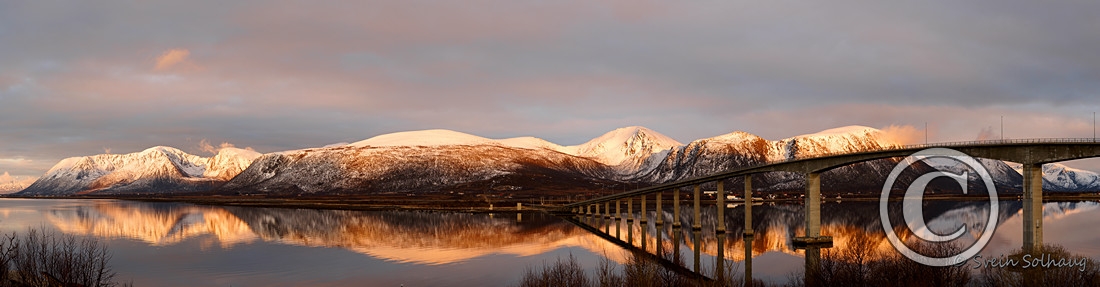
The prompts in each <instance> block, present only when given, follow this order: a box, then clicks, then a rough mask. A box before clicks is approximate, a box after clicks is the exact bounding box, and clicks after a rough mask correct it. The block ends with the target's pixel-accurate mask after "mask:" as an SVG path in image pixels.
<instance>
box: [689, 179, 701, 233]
mask: <svg viewBox="0 0 1100 287" xmlns="http://www.w3.org/2000/svg"><path fill="white" fill-rule="evenodd" d="M694 188H695V196H692V197H691V199H692V200H694V203H695V220H694V221H692V222H691V229H693V230H702V229H703V217H702V215H701V214H700V213H699V210H700V209H702V208H701V206H700V204H699V198H700V197H702V196H701V194H700V193H701V191H700V190H699V185H698V184H696V185H695V186H694Z"/></svg>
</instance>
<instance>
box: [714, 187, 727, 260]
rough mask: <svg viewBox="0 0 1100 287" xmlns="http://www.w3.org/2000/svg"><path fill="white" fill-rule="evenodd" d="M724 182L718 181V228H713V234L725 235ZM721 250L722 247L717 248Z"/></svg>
mask: <svg viewBox="0 0 1100 287" xmlns="http://www.w3.org/2000/svg"><path fill="white" fill-rule="evenodd" d="M725 183H726V182H725V181H722V180H719V181H718V199H717V202H718V203H717V205H718V226H716V228H715V231H714V232H715V233H717V234H721V235H725V234H726V187H725V186H726V184H725ZM718 248H722V247H718ZM719 250H721V249H719Z"/></svg>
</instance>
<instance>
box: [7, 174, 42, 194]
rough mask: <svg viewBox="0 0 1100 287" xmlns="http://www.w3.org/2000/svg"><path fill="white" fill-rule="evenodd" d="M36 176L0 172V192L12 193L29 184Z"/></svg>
mask: <svg viewBox="0 0 1100 287" xmlns="http://www.w3.org/2000/svg"><path fill="white" fill-rule="evenodd" d="M35 180H37V178H34V177H29V176H12V175H11V174H9V173H8V172H6V171H5V172H4V174H0V194H5V193H13V192H18V191H20V190H23V189H24V188H27V186H30V185H31V184H32V183H34V181H35Z"/></svg>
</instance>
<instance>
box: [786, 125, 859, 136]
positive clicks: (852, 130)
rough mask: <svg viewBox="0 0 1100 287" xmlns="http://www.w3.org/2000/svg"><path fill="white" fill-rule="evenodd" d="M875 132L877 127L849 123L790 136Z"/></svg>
mask: <svg viewBox="0 0 1100 287" xmlns="http://www.w3.org/2000/svg"><path fill="white" fill-rule="evenodd" d="M876 132H881V131H880V130H879V129H876V128H872V127H868V126H860V125H851V126H844V127H839V128H831V129H827V130H823V131H820V132H816V133H809V134H804V135H799V136H794V137H791V138H806V137H816V136H832V135H849V134H868V133H876Z"/></svg>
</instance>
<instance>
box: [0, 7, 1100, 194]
mask: <svg viewBox="0 0 1100 287" xmlns="http://www.w3.org/2000/svg"><path fill="white" fill-rule="evenodd" d="M345 2H349V1H285V0H264V1H221V0H219V1H204V0H197V1H110V0H108V1H63V0H59V1H2V2H0V173H2V172H8V173H10V175H11V176H40V175H41V174H43V173H44V172H45V171H46V170H47V169H49V168H50V167H51V166H52V165H53V164H55V163H56V162H57V161H59V160H61V159H63V158H66V157H72V156H85V155H92V154H100V153H105V152H111V153H129V152H136V151H140V150H143V149H145V148H148V147H152V146H158V145H165V146H173V147H177V148H180V149H182V150H184V151H187V152H191V153H195V154H198V155H204V156H209V155H210V152H209V150H210V149H209V146H210V145H214V146H218V145H219V144H221V143H229V144H232V145H236V146H238V147H251V148H253V149H255V150H257V151H259V152H276V151H283V150H291V149H300V148H307V147H319V146H324V145H328V144H332V143H339V142H354V141H358V140H362V139H366V138H370V137H373V136H376V135H380V134H385V133H391V132H398V131H408V130H422V129H450V130H456V131H461V132H465V133H470V134H475V135H479V136H484V137H489V138H508V137H516V136H536V137H540V138H543V139H546V140H549V141H552V142H555V143H558V144H562V145H572V144H579V143H583V142H585V141H587V140H589V139H591V138H594V137H597V136H599V135H601V134H603V133H605V132H607V131H610V130H613V129H615V128H619V127H625V126H645V127H648V128H651V129H653V130H656V131H658V132H660V133H663V134H665V135H668V136H670V137H672V138H674V139H677V140H679V141H681V142H685V143H686V142H690V141H692V140H695V139H699V138H706V137H711V136H717V135H721V134H725V133H729V132H733V131H746V132H750V133H753V134H757V135H760V136H763V137H765V138H768V139H781V138H786V137H791V136H796V135H800V134H806V133H812V132H816V131H820V130H825V129H829V128H834V127H840V126H847V125H864V126H870V127H875V128H893V129H898V130H903V131H908V132H910V133H913V134H918V135H919V136H914V137H913V138H914V139H913V140H914V141H921V142H923V140H924V134H925V125H927V134H928V138H929V141H931V142H945V141H967V140H975V139H996V138H1000V137H1002V136H1003V137H1005V138H1037V137H1076V138H1088V137H1093V130H1094V121H1093V113H1094V112H1098V111H1100V103H1098V100H1100V96H1098V95H1100V53H1098V52H1097V51H1100V17H1096V16H1095V15H1097V14H1100V2H1098V1H1056V2H1049V1H1042V2H1037V1H1014V0H1008V1H889V2H883V1H843V0H841V1H813V2H811V3H805V2H806V1H647V0H631V1H518V0H506V1H480V0H473V1H418V0H407V1H406V0H403V1H382V2H373V1H350V2H355V3H354V4H348V3H345ZM1002 117H1003V131H1004V132H1003V134H1002V132H1001V130H1002V129H1001V120H1002ZM917 138H919V139H917ZM1077 166H1080V167H1084V168H1090V169H1093V170H1100V163H1096V162H1095V161H1081V162H1078V163H1077Z"/></svg>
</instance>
